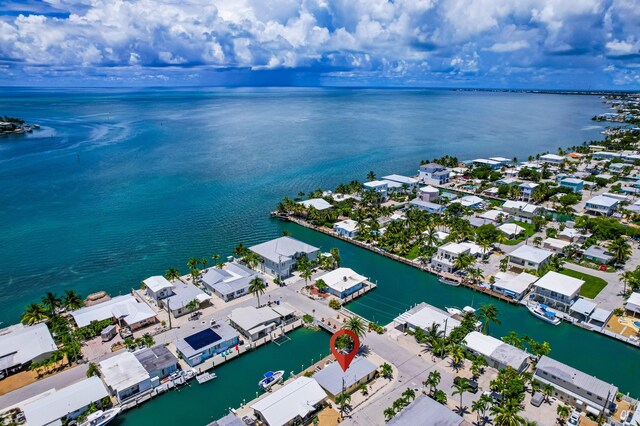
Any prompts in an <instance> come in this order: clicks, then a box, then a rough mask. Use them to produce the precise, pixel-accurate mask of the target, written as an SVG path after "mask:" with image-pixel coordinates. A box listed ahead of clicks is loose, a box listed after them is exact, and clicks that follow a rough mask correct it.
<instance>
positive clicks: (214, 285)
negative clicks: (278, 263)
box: [201, 262, 264, 302]
mask: <svg viewBox="0 0 640 426" xmlns="http://www.w3.org/2000/svg"><path fill="white" fill-rule="evenodd" d="M256 277H259V278H262V279H263V280H264V277H263V276H262V275H261V274H260V273H258V272H256V271H254V270H253V269H249V268H247V267H246V266H244V265H241V264H239V263H236V262H228V263H226V264H225V265H224V266H223V267H222V268H217V267H216V268H209V270H208V271H207V272H206V273H205V274H204V275H202V278H201V281H202V283H203V284H204V286H205V287H206V288H208V289H209V291H211V292H212V293H214V294H215V295H216V296H218V297H220V298H221V299H222V300H224V301H225V302H228V301H230V300H233V299H236V298H238V297H241V296H244V295H245V294H247V293H248V291H249V283H250V282H251V281H252V280H253V279H254V278H256Z"/></svg>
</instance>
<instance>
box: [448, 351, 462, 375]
mask: <svg viewBox="0 0 640 426" xmlns="http://www.w3.org/2000/svg"><path fill="white" fill-rule="evenodd" d="M448 352H449V356H450V357H451V365H452V366H453V368H455V369H456V371H457V370H458V369H459V368H460V366H462V363H463V362H464V349H463V348H462V346H459V345H456V344H451V346H449V351H448Z"/></svg>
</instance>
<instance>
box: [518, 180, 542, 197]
mask: <svg viewBox="0 0 640 426" xmlns="http://www.w3.org/2000/svg"><path fill="white" fill-rule="evenodd" d="M539 186H540V185H538V184H537V183H533V182H524V183H521V184H520V185H518V189H520V197H521V198H522V199H523V200H527V201H529V200H530V199H531V196H532V195H533V191H535V190H536V188H537V187H539Z"/></svg>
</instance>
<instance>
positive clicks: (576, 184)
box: [560, 178, 584, 192]
mask: <svg viewBox="0 0 640 426" xmlns="http://www.w3.org/2000/svg"><path fill="white" fill-rule="evenodd" d="M560 186H564V187H565V188H569V189H571V191H573V192H582V189H583V188H584V181H583V180H582V179H577V178H565V179H562V180H561V181H560Z"/></svg>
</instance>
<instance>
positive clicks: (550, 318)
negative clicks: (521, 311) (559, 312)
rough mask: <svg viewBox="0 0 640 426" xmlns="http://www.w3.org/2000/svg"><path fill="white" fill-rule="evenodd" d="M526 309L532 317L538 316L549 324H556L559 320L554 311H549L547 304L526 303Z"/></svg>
mask: <svg viewBox="0 0 640 426" xmlns="http://www.w3.org/2000/svg"><path fill="white" fill-rule="evenodd" d="M527 309H528V310H529V312H531V314H532V315H533V316H534V317H537V318H540V319H541V320H542V321H546V322H548V323H549V324H553V325H558V324H560V322H561V320H560V318H558V317H557V316H556V314H555V312H553V311H550V310H549V307H548V306H547V305H543V304H542V303H538V304H536V305H527Z"/></svg>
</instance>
